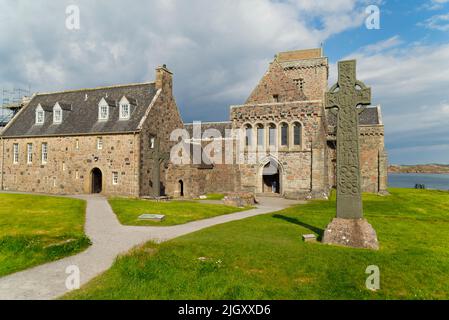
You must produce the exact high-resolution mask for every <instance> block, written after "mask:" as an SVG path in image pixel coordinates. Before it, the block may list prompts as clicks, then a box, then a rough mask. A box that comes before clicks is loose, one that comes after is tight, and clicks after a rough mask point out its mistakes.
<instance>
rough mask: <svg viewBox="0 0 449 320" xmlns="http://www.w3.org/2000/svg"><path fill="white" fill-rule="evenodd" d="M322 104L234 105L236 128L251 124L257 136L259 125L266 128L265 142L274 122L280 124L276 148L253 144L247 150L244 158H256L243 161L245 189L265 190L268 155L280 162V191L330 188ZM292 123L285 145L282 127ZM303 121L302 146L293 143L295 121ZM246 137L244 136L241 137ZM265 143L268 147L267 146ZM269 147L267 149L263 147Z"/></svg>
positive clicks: (292, 194) (292, 193) (318, 192)
mask: <svg viewBox="0 0 449 320" xmlns="http://www.w3.org/2000/svg"><path fill="white" fill-rule="evenodd" d="M323 114H324V112H323V106H322V104H321V103H320V102H310V101H302V102H293V103H271V104H265V105H244V106H235V107H233V108H232V110H231V119H232V121H233V127H234V129H239V128H242V129H244V128H245V127H247V126H248V125H251V127H252V128H253V134H252V136H253V137H254V138H255V137H257V131H256V128H257V127H258V126H259V125H260V126H263V127H264V128H265V144H266V146H267V142H268V128H269V126H270V125H271V124H274V125H275V126H276V128H277V145H278V146H280V147H279V148H278V149H277V151H274V152H273V151H270V152H269V153H267V154H265V153H264V152H262V153H258V151H257V150H256V149H255V145H256V142H255V141H253V148H249V149H248V150H247V151H246V153H245V154H246V158H245V159H250V158H253V159H256V160H257V161H253V162H251V163H247V162H248V161H247V160H245V162H246V163H247V164H240V173H241V188H242V190H243V191H249V192H256V193H261V192H262V174H263V167H264V166H265V165H266V163H267V159H268V158H267V156H268V155H269V156H270V158H272V159H274V161H275V162H277V163H278V164H279V165H280V171H281V172H280V176H281V177H280V186H281V193H282V195H283V196H285V197H289V198H304V197H305V196H308V195H312V194H313V196H315V197H316V196H322V195H323V194H325V193H326V192H327V189H328V183H327V174H326V170H327V155H326V151H327V150H326V147H325V139H326V137H325V135H324V132H325V128H324V127H323V126H324V124H323V118H322V117H323ZM283 123H286V124H288V125H289V144H288V146H285V147H282V146H281V142H280V127H281V125H282V124H283ZM295 123H300V124H301V125H302V139H301V142H302V143H301V145H300V146H294V144H293V125H294V124H295ZM242 138H244V137H242ZM266 146H265V147H266ZM264 150H266V149H264Z"/></svg>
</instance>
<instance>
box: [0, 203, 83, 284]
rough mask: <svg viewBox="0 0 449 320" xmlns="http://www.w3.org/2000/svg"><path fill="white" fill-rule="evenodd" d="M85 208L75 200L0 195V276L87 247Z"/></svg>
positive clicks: (71, 253)
mask: <svg viewBox="0 0 449 320" xmlns="http://www.w3.org/2000/svg"><path fill="white" fill-rule="evenodd" d="M85 207H86V205H85V202H84V201H82V200H76V199H69V198H58V197H45V196H34V195H19V194H0V276H4V275H7V274H10V273H13V272H17V271H20V270H24V269H27V268H29V267H32V266H36V265H38V264H42V263H45V262H49V261H53V260H57V259H60V258H62V257H66V256H69V255H73V254H75V253H78V252H80V251H82V250H84V249H85V248H86V247H88V246H89V245H90V241H89V239H88V238H87V237H86V236H85V235H84V231H83V230H84V221H85Z"/></svg>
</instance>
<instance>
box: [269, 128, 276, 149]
mask: <svg viewBox="0 0 449 320" xmlns="http://www.w3.org/2000/svg"><path fill="white" fill-rule="evenodd" d="M269 135H270V146H275V145H276V128H275V127H270V133H269Z"/></svg>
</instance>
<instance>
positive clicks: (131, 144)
mask: <svg viewBox="0 0 449 320" xmlns="http://www.w3.org/2000/svg"><path fill="white" fill-rule="evenodd" d="M98 137H101V138H102V139H103V148H102V149H101V150H97V138H98ZM2 143H3V145H2V148H3V150H4V153H3V159H2V160H3V164H2V167H3V175H2V176H3V188H4V190H10V191H24V192H39V193H50V194H83V193H90V192H91V187H92V178H91V172H92V170H93V169H94V168H98V169H100V170H101V172H102V176H103V193H104V194H106V195H127V196H138V195H139V186H138V183H137V181H138V175H139V173H138V167H137V163H138V162H137V157H138V152H137V151H138V149H139V139H138V135H134V134H117V135H102V136H93V135H92V136H76V137H39V138H17V139H3V140H2ZM15 143H17V144H18V145H19V163H18V164H14V163H13V144H15ZM28 143H32V144H33V162H32V164H28V163H27V144H28ZM42 143H47V144H48V159H47V163H42V160H41V152H42ZM77 146H79V148H77ZM113 172H117V173H118V174H119V178H118V184H117V185H114V184H113V183H112V173H113Z"/></svg>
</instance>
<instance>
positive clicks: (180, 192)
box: [178, 180, 184, 197]
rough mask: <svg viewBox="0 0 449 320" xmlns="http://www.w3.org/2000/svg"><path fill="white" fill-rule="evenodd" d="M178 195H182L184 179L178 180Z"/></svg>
mask: <svg viewBox="0 0 449 320" xmlns="http://www.w3.org/2000/svg"><path fill="white" fill-rule="evenodd" d="M178 183H179V186H178V187H179V196H180V197H184V181H182V180H179V182H178Z"/></svg>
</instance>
